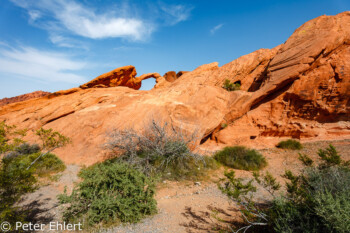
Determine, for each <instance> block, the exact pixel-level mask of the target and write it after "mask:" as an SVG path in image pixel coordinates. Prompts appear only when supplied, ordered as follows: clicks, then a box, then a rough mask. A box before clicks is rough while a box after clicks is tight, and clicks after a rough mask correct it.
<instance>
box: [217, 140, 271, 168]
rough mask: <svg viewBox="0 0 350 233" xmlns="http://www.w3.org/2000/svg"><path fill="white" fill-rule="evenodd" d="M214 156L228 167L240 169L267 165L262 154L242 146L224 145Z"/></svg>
mask: <svg viewBox="0 0 350 233" xmlns="http://www.w3.org/2000/svg"><path fill="white" fill-rule="evenodd" d="M214 158H215V159H216V160H217V161H218V162H220V163H222V164H224V165H226V166H228V167H231V168H235V169H241V170H259V169H261V168H263V167H265V166H266V165H267V162H266V160H265V158H264V156H263V155H262V154H260V153H259V152H258V151H256V150H252V149H248V148H246V147H243V146H234V147H225V148H224V149H222V150H221V151H218V152H216V153H215V155H214Z"/></svg>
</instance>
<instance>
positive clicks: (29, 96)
mask: <svg viewBox="0 0 350 233" xmlns="http://www.w3.org/2000/svg"><path fill="white" fill-rule="evenodd" d="M49 94H51V93H50V92H45V91H34V92H31V93H28V94H24V95H19V96H15V97H11V98H3V99H0V107H1V106H4V105H7V104H12V103H17V102H21V101H26V100H30V99H34V98H40V97H43V96H47V95H49Z"/></svg>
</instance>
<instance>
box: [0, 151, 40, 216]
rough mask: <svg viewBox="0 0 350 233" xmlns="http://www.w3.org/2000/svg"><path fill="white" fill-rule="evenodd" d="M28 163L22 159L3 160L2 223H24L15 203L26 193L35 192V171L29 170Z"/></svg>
mask: <svg viewBox="0 0 350 233" xmlns="http://www.w3.org/2000/svg"><path fill="white" fill-rule="evenodd" d="M28 165H29V164H28V163H26V162H24V161H23V159H22V157H10V158H3V159H2V160H1V168H0V221H1V222H2V221H7V222H10V223H15V222H16V221H23V220H24V218H25V213H20V212H19V209H18V208H17V207H15V206H14V205H15V203H16V202H17V201H19V199H20V198H21V197H22V196H23V195H24V194H26V193H29V192H32V191H34V190H35V188H36V187H35V184H36V178H35V176H34V169H29V170H27V167H28Z"/></svg>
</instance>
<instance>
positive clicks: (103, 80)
mask: <svg viewBox="0 0 350 233" xmlns="http://www.w3.org/2000/svg"><path fill="white" fill-rule="evenodd" d="M135 76H136V69H135V67H134V66H123V67H120V68H117V69H114V70H112V71H110V72H107V73H105V74H102V75H100V76H98V77H97V78H95V79H93V80H91V81H90V82H87V83H85V84H83V85H81V86H80V88H82V89H87V88H106V87H117V86H126V87H130V88H133V89H135V90H138V89H140V87H141V83H140V82H135Z"/></svg>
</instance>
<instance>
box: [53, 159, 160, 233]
mask: <svg viewBox="0 0 350 233" xmlns="http://www.w3.org/2000/svg"><path fill="white" fill-rule="evenodd" d="M79 176H80V177H81V179H82V181H81V182H80V183H79V184H78V185H77V186H76V187H75V188H74V190H73V192H72V194H71V195H67V193H66V192H65V193H64V194H62V195H60V196H59V200H60V201H61V203H68V205H69V206H68V208H67V209H66V210H65V211H64V220H65V221H70V222H74V221H82V222H85V223H87V224H86V225H85V227H88V226H92V225H95V224H110V223H120V222H138V221H140V220H141V219H142V218H144V217H145V216H148V215H151V214H154V213H156V212H157V204H156V201H155V199H154V194H155V183H154V182H153V181H152V180H151V179H150V178H148V177H147V176H145V175H144V174H143V173H142V172H140V171H138V170H136V169H134V168H132V167H130V166H129V165H128V164H126V163H121V162H118V161H115V160H107V161H105V162H103V163H99V164H96V165H93V166H91V167H89V168H87V169H83V170H82V171H81V172H80V175H79Z"/></svg>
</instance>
